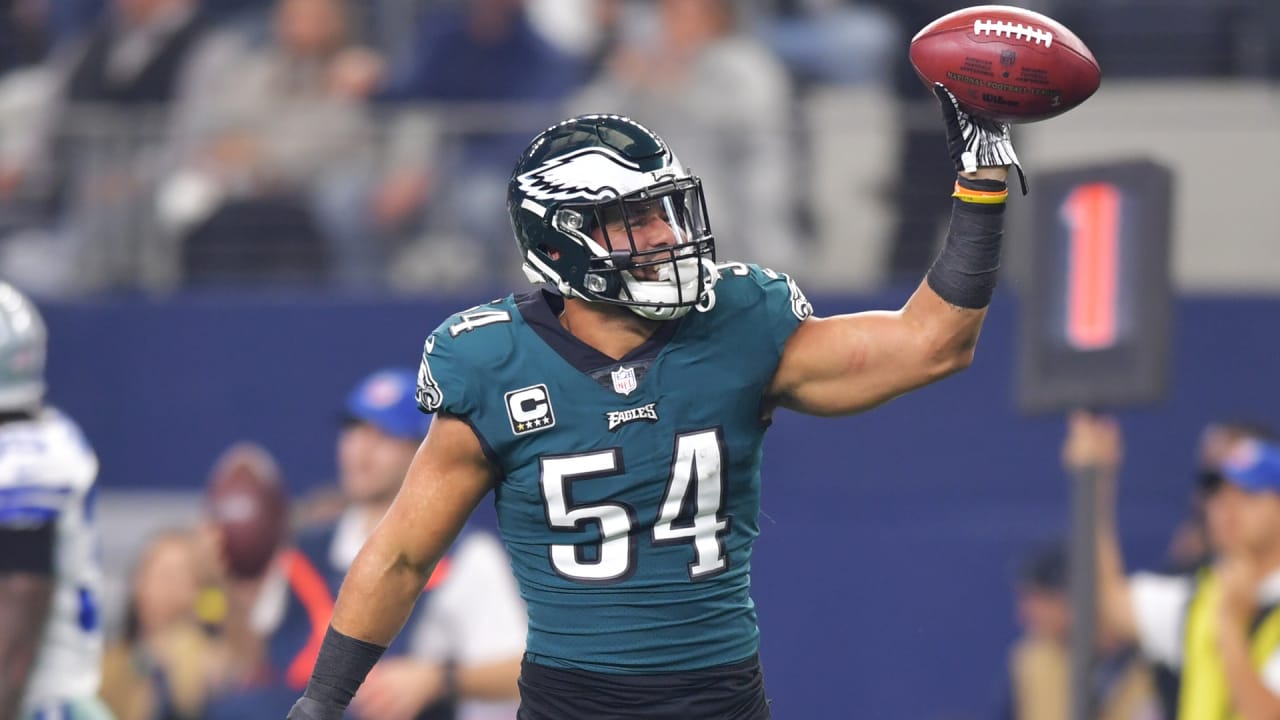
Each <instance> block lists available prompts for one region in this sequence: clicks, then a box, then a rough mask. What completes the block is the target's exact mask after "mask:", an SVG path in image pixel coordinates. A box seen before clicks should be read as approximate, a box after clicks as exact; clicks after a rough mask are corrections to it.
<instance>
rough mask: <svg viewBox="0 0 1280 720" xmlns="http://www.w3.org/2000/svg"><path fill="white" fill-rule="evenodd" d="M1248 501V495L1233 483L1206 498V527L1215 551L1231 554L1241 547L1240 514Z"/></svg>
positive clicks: (1225, 485)
mask: <svg viewBox="0 0 1280 720" xmlns="http://www.w3.org/2000/svg"><path fill="white" fill-rule="evenodd" d="M1247 501H1248V494H1247V493H1245V491H1243V490H1241V489H1240V488H1238V487H1236V486H1235V485H1233V484H1231V483H1223V484H1222V485H1221V486H1220V487H1219V488H1218V489H1216V490H1214V491H1213V492H1212V493H1211V494H1210V495H1208V496H1207V497H1206V498H1205V500H1204V517H1205V526H1206V528H1207V529H1208V531H1209V545H1210V546H1211V547H1212V548H1213V549H1214V551H1216V552H1219V553H1229V552H1233V551H1235V550H1237V549H1238V548H1239V547H1240V541H1241V532H1240V530H1241V528H1240V514H1241V508H1242V506H1243V505H1244V503H1245V502H1247Z"/></svg>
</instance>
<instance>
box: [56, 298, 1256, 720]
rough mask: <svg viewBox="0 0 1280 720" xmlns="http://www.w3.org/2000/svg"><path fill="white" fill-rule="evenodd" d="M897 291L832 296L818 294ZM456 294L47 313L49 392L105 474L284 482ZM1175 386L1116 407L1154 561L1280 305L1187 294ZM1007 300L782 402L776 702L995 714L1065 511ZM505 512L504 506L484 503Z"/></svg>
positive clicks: (771, 452)
mask: <svg viewBox="0 0 1280 720" xmlns="http://www.w3.org/2000/svg"><path fill="white" fill-rule="evenodd" d="M902 297H903V294H902V293H898V294H894V295H889V296H882V297H873V298H858V299H851V298H845V299H840V298H826V299H818V300H817V302H816V303H815V304H816V306H817V307H818V309H819V311H820V312H823V313H824V314H826V313H834V312H841V311H850V310H857V309H863V308H870V307H893V306H896V305H898V304H900V303H901V300H902ZM485 299H486V298H482V297H475V298H469V299H467V300H463V301H457V300H451V301H447V302H444V301H422V300H419V301H385V300H368V301H363V302H361V301H350V300H347V301H337V300H326V299H305V298H297V297H284V296H275V297H272V296H255V297H253V298H244V297H238V298H232V297H228V296H201V297H187V298H179V299H177V300H168V301H165V302H164V303H151V302H147V301H142V300H131V301H124V300H120V301H109V302H107V303H106V304H99V303H94V304H85V305H55V306H49V307H46V314H47V318H48V322H49V325H50V329H51V333H52V339H51V349H50V352H51V357H50V382H51V387H52V389H51V396H52V398H53V400H54V402H55V403H56V404H58V405H60V406H62V407H63V408H65V409H66V410H67V411H69V412H70V413H71V414H72V415H73V416H74V417H76V418H77V419H78V420H79V421H80V422H81V423H82V424H83V426H84V427H85V430H86V431H87V433H88V435H89V437H90V438H91V440H92V441H93V443H94V444H95V446H96V447H97V448H98V451H99V454H100V455H101V458H102V463H103V465H102V483H103V485H104V487H106V488H110V489H123V488H153V489H154V488H195V487H198V486H199V485H200V484H201V483H202V482H203V479H204V474H205V472H206V471H207V469H208V467H209V465H210V463H211V462H212V460H213V458H214V457H215V456H216V455H217V453H218V452H219V451H220V450H222V449H223V448H224V447H226V445H227V444H229V443H230V442H232V441H235V440H238V439H242V438H251V439H254V440H257V441H259V442H262V443H264V444H265V445H267V446H268V447H270V448H271V449H272V450H273V451H274V452H276V453H277V454H278V456H279V458H280V459H281V461H282V464H283V466H284V468H285V470H286V472H287V474H288V476H289V481H290V484H291V486H293V487H294V488H295V489H302V488H305V487H309V486H312V485H315V484H317V483H323V482H326V481H327V480H328V479H329V478H331V477H332V473H333V444H334V443H333V441H334V431H335V428H336V420H337V416H338V413H339V407H340V403H341V399H342V397H343V396H344V395H345V393H346V391H347V390H348V388H349V387H350V386H351V385H352V384H353V383H354V382H355V381H356V380H357V379H358V378H360V377H361V376H362V375H363V374H364V373H365V372H367V371H368V370H370V369H372V368H374V367H377V366H382V365H389V364H400V365H405V366H410V367H414V366H416V364H417V361H418V353H419V349H420V347H421V343H422V340H423V339H424V338H425V336H426V334H427V333H428V332H429V331H430V330H431V329H432V328H433V327H434V326H435V325H436V324H437V323H438V322H440V320H441V319H442V318H443V317H444V316H445V315H447V314H448V313H449V312H452V311H454V310H457V309H459V308H461V307H465V306H466V305H469V304H471V303H472V302H479V301H482V300H485ZM1176 320H1177V323H1176V326H1175V327H1176V330H1175V343H1176V349H1175V358H1174V363H1173V382H1172V392H1171V396H1170V398H1169V400H1168V402H1167V403H1165V404H1164V405H1163V406H1161V407H1158V408H1154V409H1151V410H1144V411H1140V412H1130V413H1126V414H1125V415H1124V416H1123V420H1124V427H1125V430H1126V432H1127V434H1128V436H1127V445H1128V457H1129V462H1128V464H1127V470H1126V473H1125V478H1124V485H1123V490H1122V494H1121V504H1122V507H1121V521H1122V524H1123V534H1124V540H1125V544H1126V549H1127V550H1128V551H1129V555H1130V557H1131V558H1133V559H1134V560H1135V561H1136V562H1137V564H1148V565H1149V564H1156V563H1158V562H1159V561H1160V558H1161V555H1162V553H1163V548H1164V544H1165V543H1166V541H1167V539H1168V535H1169V532H1170V530H1171V529H1172V527H1173V525H1174V523H1175V522H1176V521H1177V520H1178V519H1179V518H1180V517H1181V515H1182V513H1183V512H1184V509H1185V507H1186V497H1187V489H1188V481H1189V477H1190V475H1189V465H1190V460H1191V457H1192V451H1191V447H1192V445H1193V443H1194V441H1195V438H1196V435H1197V433H1198V431H1199V428H1200V426H1201V425H1202V424H1203V423H1204V422H1205V421H1206V420H1207V419H1210V418H1215V417H1221V416H1230V417H1236V416H1247V417H1253V418H1260V419H1264V420H1269V421H1271V422H1273V423H1276V422H1280V408H1278V407H1277V399H1278V398H1280V379H1278V377H1280V376H1278V375H1277V371H1276V368H1277V365H1276V358H1277V357H1280V301H1228V300H1197V301H1185V302H1182V303H1181V304H1180V305H1179V307H1178V309H1177V317H1176ZM1013 328H1014V307H1013V305H1012V303H1010V302H1008V301H1007V300H1005V301H1003V302H998V303H997V305H996V306H995V308H994V309H993V311H992V313H991V317H990V319H989V321H988V324H987V328H986V329H985V330H984V332H983V338H982V344H981V346H980V348H979V352H978V360H977V363H976V364H975V366H974V367H973V368H972V369H970V370H969V371H968V372H967V373H965V374H963V375H960V376H958V377H956V378H952V379H949V380H947V381H946V382H943V383H941V384H939V385H937V386H934V387H931V388H926V389H924V390H921V391H918V392H917V393H915V394H913V395H911V396H908V397H905V398H902V399H899V400H897V401H895V402H893V403H891V404H889V405H888V406H886V407H883V408H880V409H878V410H876V411H874V412H871V413H868V414H866V415H863V416H860V417H856V418H847V419H840V420H822V419H814V418H807V417H801V416H797V415H792V414H783V415H781V416H780V417H779V418H778V420H777V423H776V424H775V426H774V429H773V430H772V431H771V433H770V435H771V437H770V439H769V441H768V448H767V455H766V463H765V497H764V504H763V507H764V512H765V513H766V514H767V517H766V518H765V519H764V520H763V522H762V525H763V529H764V533H763V536H762V538H761V541H760V543H759V544H758V546H757V554H756V567H755V574H754V580H755V583H754V584H755V587H754V594H755V597H756V600H757V604H758V606H759V609H760V615H761V624H762V627H763V632H764V661H765V664H766V666H767V670H768V677H769V684H770V687H771V691H772V695H773V696H774V697H775V707H776V709H777V712H776V713H775V714H776V716H777V717H779V718H781V719H782V720H791V719H793V718H813V719H823V720H825V719H827V718H849V717H858V718H888V719H892V720H899V719H902V718H913V719H915V718H922V719H934V718H943V717H947V718H965V717H975V718H976V717H982V716H983V715H984V713H985V711H986V710H987V708H988V707H989V706H990V703H991V698H992V697H993V695H994V694H995V691H996V688H997V683H998V674H999V672H1000V668H1001V663H1002V661H1003V653H1004V648H1005V646H1006V644H1007V642H1008V641H1009V639H1010V637H1011V636H1012V633H1013V624H1012V608H1011V601H1010V597H1009V592H1008V586H1009V583H1008V578H1009V566H1010V564H1011V562H1012V561H1013V560H1014V559H1015V558H1016V557H1017V556H1018V555H1019V553H1020V552H1021V551H1022V550H1023V549H1024V548H1025V547H1026V546H1027V545H1028V544H1030V543H1033V542H1035V541H1037V540H1044V539H1046V538H1050V537H1052V536H1053V535H1055V534H1057V533H1059V532H1060V531H1062V530H1063V529H1064V528H1065V527H1066V507H1067V497H1068V494H1067V493H1068V488H1067V485H1066V481H1065V480H1064V478H1063V477H1062V475H1061V473H1060V472H1059V470H1058V468H1057V456H1058V445H1059V443H1060V441H1061V435H1062V431H1063V423H1062V420H1061V418H1036V419H1028V418H1023V417H1019V416H1018V415H1017V414H1015V412H1014V411H1013V395H1012V393H1013V386H1014V380H1013V370H1014V358H1013V348H1014V332H1013ZM486 514H487V515H491V514H490V513H486Z"/></svg>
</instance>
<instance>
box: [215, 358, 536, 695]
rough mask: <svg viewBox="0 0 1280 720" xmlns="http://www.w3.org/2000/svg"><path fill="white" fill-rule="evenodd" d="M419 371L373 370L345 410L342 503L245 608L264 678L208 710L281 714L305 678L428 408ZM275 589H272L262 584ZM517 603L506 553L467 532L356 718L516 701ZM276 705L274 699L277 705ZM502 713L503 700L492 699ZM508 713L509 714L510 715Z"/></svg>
mask: <svg viewBox="0 0 1280 720" xmlns="http://www.w3.org/2000/svg"><path fill="white" fill-rule="evenodd" d="M417 382H418V378H417V372H416V371H415V370H409V369H402V368H388V369H383V370H378V371H377V372H374V373H372V374H370V375H368V376H367V377H365V378H364V379H363V380H361V381H360V382H359V384H357V385H356V386H355V388H354V389H352V390H351V392H350V393H349V394H348V395H347V398H346V402H345V403H344V404H343V407H342V419H343V425H342V428H341V430H340V431H339V434H338V443H337V463H338V484H339V487H340V489H341V492H342V495H343V499H344V500H345V503H346V507H345V509H344V510H343V511H342V514H341V515H340V516H339V517H338V519H337V521H336V522H333V523H329V524H326V525H322V526H319V527H315V528H311V529H308V530H304V531H302V532H300V533H299V534H298V536H297V538H296V541H295V543H294V544H293V547H292V548H290V549H288V550H286V551H285V552H282V553H281V554H280V557H279V558H277V561H276V562H275V563H274V566H273V568H272V570H271V573H270V575H269V577H268V578H267V579H266V580H265V581H264V582H263V591H261V592H260V593H259V597H258V600H257V601H256V605H255V607H254V608H253V611H252V619H251V623H252V624H253V626H254V627H253V629H254V631H255V632H256V633H258V634H260V635H261V636H263V638H264V645H265V647H264V654H265V656H266V665H267V666H268V668H267V671H266V672H264V673H262V675H264V676H265V677H267V678H269V679H268V680H267V681H266V682H265V683H264V684H262V685H260V686H258V687H254V688H249V689H247V690H246V691H244V692H240V693H238V695H239V696H238V697H234V698H232V697H228V698H224V699H223V700H222V701H221V702H219V703H216V704H215V706H214V707H212V708H210V711H209V713H208V718H209V719H210V720H220V719H221V718H228V719H232V718H234V719H236V720H238V718H241V717H245V714H244V713H245V712H246V711H248V710H252V712H253V716H254V717H268V716H273V717H284V716H285V714H286V713H287V712H288V710H289V706H290V705H291V704H292V700H293V699H294V698H296V696H297V695H298V693H300V692H301V691H302V689H303V688H304V687H305V686H306V683H307V679H308V677H310V675H311V670H312V667H313V665H314V663H315V659H316V655H315V653H316V650H317V646H315V645H314V642H313V641H314V639H315V638H316V637H320V636H323V635H324V632H325V630H326V628H327V627H328V622H329V615H330V614H331V613H332V612H333V602H334V599H335V598H336V597H337V595H338V588H339V587H340V586H341V584H342V579H343V577H345V575H346V573H347V569H348V568H349V567H350V566H351V563H352V561H353V560H355V557H356V554H357V553H359V552H360V549H361V547H363V545H364V542H365V540H366V539H367V538H368V537H369V535H370V533H372V532H373V528H374V526H376V525H377V524H378V521H379V520H381V519H382V516H383V514H384V513H386V511H387V508H389V507H390V506H391V503H392V501H393V500H395V497H396V493H397V492H399V490H400V484H401V482H402V481H403V480H404V476H405V473H406V472H407V470H408V468H409V463H410V461H411V460H412V459H413V455H414V453H415V452H417V449H418V445H419V443H421V442H422V438H423V437H425V436H426V434H427V427H428V425H429V424H430V416H428V415H425V414H423V413H422V412H421V411H419V410H418V405H417V399H416V398H415V392H416V389H417ZM273 587H275V588H277V589H276V590H272V589H271V588H273ZM524 636H525V609H524V604H523V601H521V599H520V597H519V594H518V592H517V590H516V585H515V579H514V578H513V577H512V575H511V565H510V560H509V559H508V557H507V554H506V551H505V550H504V549H503V547H502V545H501V543H499V542H498V540H497V539H496V538H495V537H494V536H493V535H492V534H491V533H488V532H485V531H482V530H479V529H472V528H467V529H464V530H463V532H462V533H461V534H460V535H459V536H458V538H457V540H456V541H455V542H454V545H453V547H452V549H451V551H450V553H449V554H448V555H447V556H446V559H445V560H444V561H442V562H441V564H440V565H439V566H438V567H437V569H436V571H435V573H434V574H433V575H432V576H431V579H430V580H429V581H428V583H427V585H426V587H425V588H423V592H422V595H421V596H420V597H419V599H418V603H417V605H416V606H415V608H414V612H413V615H412V616H411V617H410V619H409V623H408V625H407V626H406V632H404V633H401V635H400V638H399V639H398V640H397V642H396V643H395V644H393V645H392V646H391V647H390V648H388V651H387V653H386V655H384V656H383V658H382V660H381V661H380V662H379V663H378V665H377V666H376V667H375V668H374V669H373V672H372V673H371V674H370V675H369V679H368V681H367V682H366V683H365V685H364V687H362V688H361V691H360V694H359V695H357V696H356V699H355V701H354V702H353V704H352V710H353V711H355V712H356V714H357V715H358V716H360V717H365V718H379V720H411V719H413V718H417V719H418V720H453V718H455V717H456V716H457V715H456V714H457V713H458V712H459V711H460V709H461V710H466V708H465V705H466V704H468V703H473V702H480V703H484V704H485V706H486V709H487V710H490V711H492V710H494V709H495V706H494V705H493V703H495V702H502V701H509V700H512V699H514V698H515V697H516V679H517V677H519V673H520V659H521V657H522V655H523V654H524ZM276 703H283V704H282V705H279V706H277V705H276ZM496 708H497V709H498V710H499V714H497V715H493V716H494V717H502V715H501V710H502V709H503V708H502V706H500V705H499V706H496ZM513 716H514V710H512V712H511V713H509V714H508V715H507V717H513Z"/></svg>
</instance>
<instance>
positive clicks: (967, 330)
mask: <svg viewBox="0 0 1280 720" xmlns="http://www.w3.org/2000/svg"><path fill="white" fill-rule="evenodd" d="M985 312H986V311H985V310H964V309H961V308H957V307H954V306H952V305H950V304H948V303H946V302H945V301H944V300H942V299H941V298H939V297H938V296H937V295H936V294H935V293H934V292H933V291H932V290H931V289H930V288H929V287H928V286H927V284H923V283H922V284H921V287H920V289H919V290H917V291H916V293H915V294H914V295H912V297H911V299H910V300H909V301H908V302H907V305H906V306H905V307H903V308H902V309H901V310H896V311H872V312H862V313H854V314H849V315H837V316H834V317H829V318H809V319H807V320H805V321H804V322H803V323H801V324H800V327H799V328H797V329H796V332H795V333H794V334H793V335H792V336H791V338H790V339H789V340H788V341H787V344H786V346H785V347H784V348H783V352H782V358H781V360H780V362H779V365H778V370H777V372H776V373H775V375H774V378H773V382H772V384H771V386H770V390H769V394H770V396H771V397H772V398H773V400H774V402H775V403H776V404H778V405H780V406H782V407H785V408H788V409H791V410H796V411H798V412H804V413H809V414H812V415H848V414H852V413H856V412H861V411H863V410H867V409H870V408H873V407H875V406H877V405H880V404H881V403H884V402H887V401H889V400H892V399H893V398H895V397H897V396H899V395H901V394H903V393H905V392H908V391H910V390H914V389H916V388H918V387H921V386H923V385H927V384H928V383H931V382H933V381H935V380H938V379H940V378H942V377H945V376H947V375H949V374H951V373H953V372H955V371H957V370H960V369H962V368H963V367H965V365H966V364H967V363H968V360H969V359H970V358H971V357H972V349H973V343H974V342H975V341H976V339H977V332H978V329H979V328H980V327H981V325H982V320H983V317H984V316H985Z"/></svg>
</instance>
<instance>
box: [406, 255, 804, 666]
mask: <svg viewBox="0 0 1280 720" xmlns="http://www.w3.org/2000/svg"><path fill="white" fill-rule="evenodd" d="M720 275H721V277H720V279H719V281H718V283H717V284H716V285H715V287H714V289H713V294H712V295H711V296H709V297H708V298H707V300H706V302H704V303H703V305H702V306H701V307H699V308H698V309H696V310H694V311H692V312H690V313H689V314H688V315H686V316H685V317H683V318H681V319H679V320H674V321H669V322H667V323H664V324H663V325H662V326H661V328H660V329H659V330H658V331H657V332H656V333H655V334H654V336H653V337H652V338H650V339H649V341H647V342H646V343H645V344H644V345H642V346H641V347H639V348H637V349H636V350H635V351H633V352H632V353H630V354H629V355H628V356H627V357H624V358H622V359H621V360H619V361H615V360H613V359H611V358H609V357H607V356H605V355H603V354H601V353H600V352H598V351H596V350H595V349H593V348H591V347H590V346H588V345H586V344H584V343H582V342H581V341H579V340H577V339H576V338H574V337H573V336H572V335H571V334H569V333H568V331H566V330H565V329H564V328H563V327H562V326H561V325H560V322H559V318H558V315H559V310H560V308H562V307H563V300H562V298H560V297H559V296H557V295H555V294H553V293H550V292H547V291H544V290H536V291H533V292H530V293H528V294H525V295H519V296H510V297H507V298H506V299H503V300H500V301H496V302H494V303H492V304H489V305H482V306H479V307H476V308H473V309H471V310H468V311H466V312H463V313H459V314H457V315H454V316H453V317H451V318H449V319H448V320H447V321H446V322H445V323H444V324H443V325H441V326H440V327H439V328H438V329H437V330H436V331H435V332H433V333H432V334H431V336H430V337H429V338H428V339H427V342H426V348H425V353H424V356H423V363H422V366H421V370H420V373H419V387H418V400H419V404H420V405H421V406H422V409H423V410H424V411H427V412H434V411H437V410H443V411H444V412H447V413H450V414H452V415H455V416H458V417H460V418H463V419H464V420H466V421H467V422H468V423H469V424H470V425H471V427H472V428H473V429H474V430H475V432H476V435H477V436H478V437H479V438H480V441H481V444H482V445H483V447H484V449H485V452H486V454H487V455H489V458H490V460H491V461H492V462H493V463H494V464H495V465H496V466H497V467H498V468H499V469H500V470H501V472H502V479H501V481H500V483H499V485H498V486H497V488H496V491H495V502H496V505H497V514H498V522H499V526H500V528H501V533H502V537H503V539H504V540H505V542H506V545H507V549H508V550H509V551H510V553H511V559H512V565H513V569H514V571H515V575H516V578H517V580H518V582H519V585H520V590H521V594H522V595H523V596H524V599H525V601H526V602H527V604H528V607H529V636H528V646H527V652H528V656H529V659H530V660H531V661H533V662H537V663H540V664H543V665H550V666H554V667H568V668H577V669H583V670H589V671H594V672H606V673H658V672H672V671H681V670H694V669H701V668H708V667H713V666H716V665H723V664H726V663H731V662H734V661H737V660H741V659H743V658H746V657H749V656H751V655H752V654H754V653H755V652H756V651H757V649H758V645H759V631H758V629H757V627H756V615H755V609H754V605H753V604H752V601H751V597H750V594H749V587H750V570H751V546H752V543H753V541H754V540H755V538H756V536H757V535H758V534H759V524H758V521H757V516H758V514H759V509H760V459H761V445H762V441H763V439H764V433H765V429H766V427H767V422H765V421H764V420H763V419H762V417H761V415H762V400H763V395H764V391H765V390H766V388H767V387H768V384H769V382H770V381H771V379H772V377H773V375H774V372H775V370H776V369H777V366H778V361H779V358H780V357H781V354H782V348H783V345H784V344H785V343H786V341H787V339H788V338H789V337H790V336H791V334H792V333H793V332H794V331H795V329H796V327H797V326H798V325H799V324H800V322H801V321H802V320H803V319H804V318H806V317H808V316H809V315H810V314H811V312H812V309H811V307H810V305H809V302H808V301H807V300H806V299H805V297H804V295H803V293H801V292H800V289H799V288H798V287H797V286H796V284H795V283H794V282H793V281H792V280H791V279H790V278H788V277H787V276H785V275H782V274H779V273H774V272H772V271H770V270H762V269H760V268H758V267H755V266H752V265H744V264H741V263H728V264H723V265H721V266H720Z"/></svg>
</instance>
